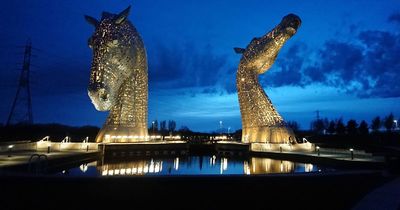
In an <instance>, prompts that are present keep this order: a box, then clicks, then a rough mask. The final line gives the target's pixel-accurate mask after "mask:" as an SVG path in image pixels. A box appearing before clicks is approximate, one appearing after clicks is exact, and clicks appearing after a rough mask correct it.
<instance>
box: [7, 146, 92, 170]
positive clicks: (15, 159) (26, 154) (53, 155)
mask: <svg viewBox="0 0 400 210" xmlns="http://www.w3.org/2000/svg"><path fill="white" fill-rule="evenodd" d="M98 153H99V152H98V151H97V150H89V151H88V152H86V151H82V150H81V151H62V152H50V153H47V152H45V151H21V152H13V153H0V170H2V169H5V168H7V167H13V166H18V165H25V164H29V159H30V158H31V156H32V155H33V154H39V155H41V154H43V155H46V156H47V159H48V161H49V162H50V161H54V160H61V159H74V158H75V157H82V156H90V155H93V156H95V155H96V154H98ZM9 155H10V157H9Z"/></svg>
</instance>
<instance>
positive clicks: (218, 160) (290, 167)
mask: <svg viewBox="0 0 400 210" xmlns="http://www.w3.org/2000/svg"><path fill="white" fill-rule="evenodd" d="M324 170H325V169H324ZM63 171H64V172H63V173H61V172H60V174H63V175H68V176H83V175H84V176H134V175H138V176H143V175H207V174H239V175H240V174H241V175H243V174H244V175H252V174H270V173H300V172H315V171H321V168H320V167H318V166H316V165H313V164H309V163H296V162H291V161H285V160H275V159H269V158H256V157H252V158H249V159H233V158H227V157H217V156H215V155H213V156H204V157H201V156H185V157H170V158H160V159H146V158H143V159H134V160H128V161H127V160H121V161H120V162H117V161H116V160H113V161H112V162H102V161H97V162H96V161H95V162H91V163H87V164H82V165H80V166H79V167H76V168H70V169H64V170H63ZM69 172H71V173H69Z"/></svg>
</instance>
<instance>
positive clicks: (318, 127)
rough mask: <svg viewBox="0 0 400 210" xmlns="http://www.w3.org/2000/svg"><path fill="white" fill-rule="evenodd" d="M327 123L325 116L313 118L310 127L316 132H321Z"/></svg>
mask: <svg viewBox="0 0 400 210" xmlns="http://www.w3.org/2000/svg"><path fill="white" fill-rule="evenodd" d="M328 123H329V121H328V119H327V118H325V119H317V120H314V121H313V122H311V129H312V130H313V131H314V132H316V133H318V134H322V133H324V131H325V130H326V128H327V127H328Z"/></svg>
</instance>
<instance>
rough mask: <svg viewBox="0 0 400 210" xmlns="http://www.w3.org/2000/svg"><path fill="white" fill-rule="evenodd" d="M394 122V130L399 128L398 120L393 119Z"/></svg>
mask: <svg viewBox="0 0 400 210" xmlns="http://www.w3.org/2000/svg"><path fill="white" fill-rule="evenodd" d="M393 123H394V130H397V120H393Z"/></svg>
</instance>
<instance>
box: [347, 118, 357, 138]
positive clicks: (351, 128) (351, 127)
mask: <svg viewBox="0 0 400 210" xmlns="http://www.w3.org/2000/svg"><path fill="white" fill-rule="evenodd" d="M357 127H358V124H357V122H356V121H355V120H352V119H351V120H349V121H348V122H347V126H346V129H347V133H348V134H349V135H356V134H357Z"/></svg>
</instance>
